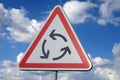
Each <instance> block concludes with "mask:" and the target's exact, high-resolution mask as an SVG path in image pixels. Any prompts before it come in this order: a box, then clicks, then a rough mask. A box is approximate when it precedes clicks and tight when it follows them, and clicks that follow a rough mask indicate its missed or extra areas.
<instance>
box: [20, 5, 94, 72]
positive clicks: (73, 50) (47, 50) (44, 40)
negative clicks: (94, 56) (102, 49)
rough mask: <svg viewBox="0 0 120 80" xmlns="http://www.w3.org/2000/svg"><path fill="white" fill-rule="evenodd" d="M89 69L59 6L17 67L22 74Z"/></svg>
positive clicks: (88, 64) (77, 41) (76, 39)
mask: <svg viewBox="0 0 120 80" xmlns="http://www.w3.org/2000/svg"><path fill="white" fill-rule="evenodd" d="M91 66H92V65H91V62H90V60H89V58H88V56H87V55H86V53H85V51H84V49H83V47H82V45H81V44H80V42H79V40H78V38H77V36H76V34H75V32H74V30H73V28H72V26H71V25H70V23H69V21H68V20H67V18H66V16H65V14H64V11H63V10H62V8H61V7H60V6H56V7H55V8H54V9H53V11H52V13H51V14H50V16H49V17H48V19H47V21H46V23H45V24H44V25H43V28H42V30H41V31H40V32H39V33H38V35H37V37H36V38H35V40H34V41H33V42H32V43H31V45H30V46H29V48H28V49H27V51H26V54H25V56H24V57H23V59H22V60H21V62H20V63H19V68H20V69H21V70H89V69H91Z"/></svg>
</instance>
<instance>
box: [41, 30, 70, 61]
mask: <svg viewBox="0 0 120 80" xmlns="http://www.w3.org/2000/svg"><path fill="white" fill-rule="evenodd" d="M55 31H56V30H55V29H54V30H52V32H51V33H50V35H49V37H50V38H52V39H53V40H57V39H56V37H60V38H62V39H63V40H64V42H67V39H66V37H65V36H63V35H61V34H58V33H55ZM46 41H47V40H44V41H43V44H42V52H43V56H40V58H41V59H48V57H49V54H50V51H49V50H47V52H45V44H46ZM60 52H63V53H62V55H60V56H58V57H54V58H53V59H52V60H59V59H61V58H62V57H64V56H65V54H67V53H68V54H69V55H70V54H71V50H70V48H69V47H68V46H65V47H63V48H61V49H60Z"/></svg>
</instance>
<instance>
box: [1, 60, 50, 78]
mask: <svg viewBox="0 0 120 80" xmlns="http://www.w3.org/2000/svg"><path fill="white" fill-rule="evenodd" d="M0 64H1V65H0V67H1V68H0V80H47V79H49V78H51V77H52V75H51V74H50V72H49V71H48V72H45V71H20V70H19V69H18V67H17V64H16V63H15V62H12V61H9V60H5V61H2V62H1V63H0ZM46 78H47V79H46Z"/></svg>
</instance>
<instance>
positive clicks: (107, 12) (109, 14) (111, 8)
mask: <svg viewBox="0 0 120 80" xmlns="http://www.w3.org/2000/svg"><path fill="white" fill-rule="evenodd" d="M119 4H120V0H114V1H113V0H104V2H103V3H102V4H100V8H99V12H100V15H101V16H100V18H99V19H98V21H97V22H98V23H99V24H101V25H106V24H107V23H111V24H114V25H119V24H120V16H116V14H120V5H119Z"/></svg>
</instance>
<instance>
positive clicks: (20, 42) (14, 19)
mask: <svg viewBox="0 0 120 80" xmlns="http://www.w3.org/2000/svg"><path fill="white" fill-rule="evenodd" d="M119 4H120V0H99V1H98V0H0V80H47V79H50V78H51V77H52V72H51V71H20V70H19V69H18V67H17V63H18V62H19V61H20V60H21V57H22V56H23V55H24V52H25V51H26V49H27V48H28V46H29V45H30V43H31V41H32V40H33V39H34V37H35V36H36V34H37V33H38V32H39V31H40V30H41V29H42V25H43V24H44V23H45V21H46V19H47V17H48V16H49V14H50V12H51V10H52V9H53V8H54V7H55V6H56V5H60V6H62V8H63V10H64V11H65V13H66V15H67V17H68V19H69V21H70V23H71V25H72V27H73V29H74V31H75V33H76V35H77V36H78V38H79V40H80V42H81V44H82V45H83V47H84V49H85V51H86V53H87V54H88V55H89V58H90V59H91V62H92V64H93V68H92V70H91V71H87V72H81V71H77V72H76V71H71V72H69V71H59V72H58V80H120V76H119V75H120V69H119V66H120V37H119V35H120V5H119Z"/></svg>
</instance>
